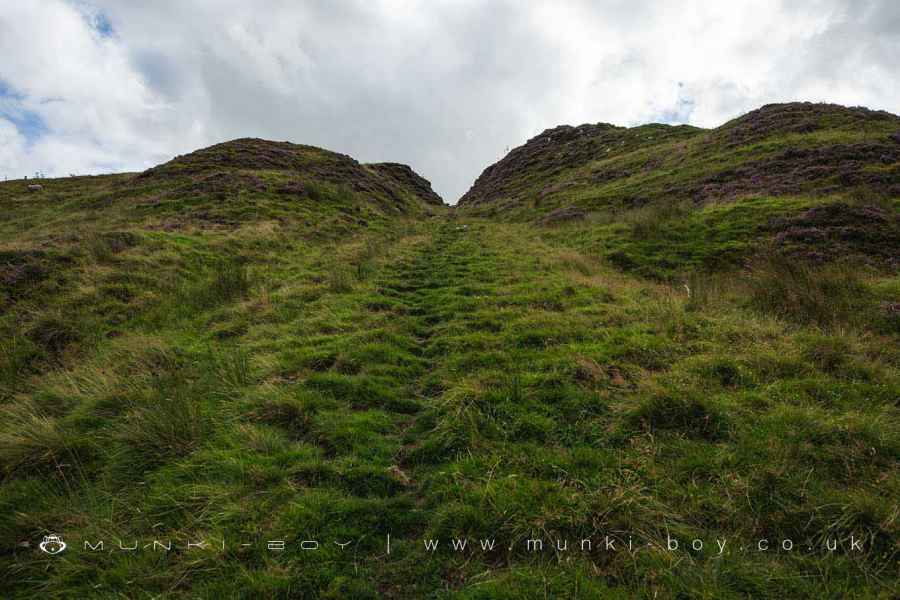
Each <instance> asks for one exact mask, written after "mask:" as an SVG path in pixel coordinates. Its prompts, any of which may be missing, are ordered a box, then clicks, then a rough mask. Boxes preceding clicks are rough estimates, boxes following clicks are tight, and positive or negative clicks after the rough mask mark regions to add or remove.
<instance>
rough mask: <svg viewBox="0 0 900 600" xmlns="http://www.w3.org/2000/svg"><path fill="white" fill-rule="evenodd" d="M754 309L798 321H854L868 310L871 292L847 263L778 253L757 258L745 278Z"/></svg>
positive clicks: (830, 324)
mask: <svg viewBox="0 0 900 600" xmlns="http://www.w3.org/2000/svg"><path fill="white" fill-rule="evenodd" d="M748 283H749V286H750V301H751V304H752V305H753V306H754V307H756V308H757V309H759V310H761V311H764V312H767V313H770V314H774V315H776V316H778V317H781V318H784V319H787V320H790V321H794V322H797V323H801V324H817V325H820V326H823V327H835V326H841V325H853V324H857V323H859V322H860V321H861V319H862V318H864V316H865V314H866V313H867V312H868V310H869V309H870V304H871V303H870V293H869V291H868V288H867V287H866V285H865V283H864V281H863V279H862V277H861V276H860V274H859V272H858V271H857V270H854V269H852V268H851V267H849V266H847V265H842V264H832V265H826V266H822V267H814V266H810V265H807V264H805V263H803V262H801V261H799V260H794V259H791V258H789V257H786V256H782V255H779V254H773V255H770V256H768V257H766V258H765V259H762V260H760V261H758V262H757V263H756V264H755V265H754V266H753V268H752V270H751V273H750V277H749V279H748Z"/></svg>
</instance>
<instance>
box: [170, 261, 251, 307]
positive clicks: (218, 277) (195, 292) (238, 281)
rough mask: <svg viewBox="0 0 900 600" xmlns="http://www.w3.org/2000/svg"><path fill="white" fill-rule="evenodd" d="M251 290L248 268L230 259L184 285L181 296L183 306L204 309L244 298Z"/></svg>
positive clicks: (218, 263)
mask: <svg viewBox="0 0 900 600" xmlns="http://www.w3.org/2000/svg"><path fill="white" fill-rule="evenodd" d="M249 290H250V276H249V274H248V272H247V266H246V265H244V264H242V263H241V262H240V261H239V260H236V259H229V260H220V261H216V262H215V263H213V264H212V265H210V266H209V267H207V268H205V269H203V270H202V271H201V272H200V274H199V276H198V277H197V278H195V279H193V280H190V281H188V282H187V283H186V284H184V285H182V287H181V289H180V290H179V296H180V298H181V300H182V304H183V305H186V306H189V307H192V308H196V309H204V308H210V307H213V306H217V305H219V304H223V303H225V302H228V301H231V300H234V299H235V298H239V297H241V296H244V295H245V294H246V293H247V292H248V291H249Z"/></svg>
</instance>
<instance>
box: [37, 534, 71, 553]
mask: <svg viewBox="0 0 900 600" xmlns="http://www.w3.org/2000/svg"><path fill="white" fill-rule="evenodd" d="M40 549H41V550H42V551H43V552H46V553H47V554H59V553H60V552H62V551H63V550H65V549H66V543H65V542H64V541H62V538H61V537H59V536H58V535H56V534H55V533H52V534H50V535H46V536H44V541H42V542H41V543H40Z"/></svg>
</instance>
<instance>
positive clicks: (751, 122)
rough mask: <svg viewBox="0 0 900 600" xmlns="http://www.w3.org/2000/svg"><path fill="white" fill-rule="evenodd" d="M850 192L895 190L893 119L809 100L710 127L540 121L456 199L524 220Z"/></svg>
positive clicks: (898, 135)
mask: <svg viewBox="0 0 900 600" xmlns="http://www.w3.org/2000/svg"><path fill="white" fill-rule="evenodd" d="M852 191H859V192H865V193H869V194H876V195H881V196H897V195H900V117H897V116H896V115H892V114H890V113H887V112H884V111H873V110H869V109H866V108H859V107H856V108H847V107H843V106H838V105H834V104H812V103H808V102H807V103H789V104H769V105H766V106H763V107H762V108H759V109H757V110H754V111H752V112H749V113H747V114H745V115H743V116H741V117H738V118H736V119H734V120H732V121H729V122H728V123H725V124H724V125H722V126H720V127H717V128H714V129H701V128H698V127H692V126H687V125H676V126H671V125H661V124H650V125H641V126H638V127H631V128H627V127H617V126H614V125H609V124H605V123H599V124H596V125H590V124H588V125H581V126H578V127H571V126H568V125H562V126H559V127H555V128H552V129H547V130H546V131H544V132H543V133H541V134H540V135H538V136H536V137H534V138H532V139H530V140H528V141H527V142H526V143H525V144H524V145H522V146H519V147H517V148H515V149H513V150H512V151H510V152H509V153H508V154H507V155H506V156H505V157H504V158H503V159H501V160H500V161H499V162H497V163H495V164H493V165H491V166H489V167H488V168H486V169H485V170H484V172H483V173H482V174H481V176H480V177H478V179H477V180H476V181H475V183H474V184H473V185H472V187H471V189H470V190H469V191H468V192H467V193H466V194H465V195H464V196H463V197H462V198H461V199H460V201H459V206H460V207H462V208H465V209H470V210H471V211H472V212H473V213H475V214H485V215H498V216H502V217H505V218H514V219H516V218H518V219H528V218H532V217H534V216H535V215H540V214H544V213H547V212H550V211H552V210H554V209H559V208H561V207H577V208H579V209H581V210H588V211H589V210H597V209H607V208H611V207H619V208H621V207H636V206H642V205H645V204H648V203H653V202H659V201H664V200H667V201H671V200H682V199H688V200H692V201H694V202H696V203H704V202H708V201H711V200H717V201H718V200H731V199H735V198H738V197H742V196H748V195H788V194H801V193H809V194H816V195H827V194H847V193H849V192H852Z"/></svg>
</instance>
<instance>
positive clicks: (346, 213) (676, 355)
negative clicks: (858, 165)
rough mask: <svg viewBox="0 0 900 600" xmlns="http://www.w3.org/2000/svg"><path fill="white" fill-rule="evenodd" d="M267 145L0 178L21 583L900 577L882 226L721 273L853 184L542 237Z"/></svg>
mask: <svg viewBox="0 0 900 600" xmlns="http://www.w3.org/2000/svg"><path fill="white" fill-rule="evenodd" d="M249 146H251V147H253V146H256V142H254V143H252V144H249ZM225 150H228V148H227V147H226V148H225ZM263 150H265V152H263V154H264V155H265V156H266V157H267V158H265V160H260V159H259V154H260V152H259V149H257V150H256V151H254V152H255V154H253V156H256V157H257V158H253V159H252V160H260V164H258V165H256V166H254V167H253V168H250V169H247V168H245V167H246V165H247V162H246V161H247V158H246V156H245V157H243V158H240V159H235V160H236V164H235V165H234V166H228V163H227V160H225V161H224V162H221V161H220V159H219V158H215V159H209V160H207V159H206V158H204V155H203V154H201V155H195V156H190V155H189V156H190V158H189V159H187V160H181V161H178V160H177V159H176V162H175V164H174V167H175V168H174V170H175V171H177V173H174V174H173V173H171V172H168V171H170V170H171V168H172V167H173V165H172V164H170V165H169V167H165V168H163V167H160V168H158V170H152V171H151V172H149V173H148V174H146V175H145V176H143V177H140V178H137V179H135V178H134V176H132V175H122V176H110V177H108V178H91V179H68V180H53V181H49V182H44V183H45V186H46V188H45V190H44V192H43V194H44V197H42V198H41V199H40V200H38V199H37V198H35V196H34V195H30V196H29V195H26V194H24V190H23V189H22V188H23V187H24V186H23V184H22V183H21V182H11V183H8V184H4V185H2V186H0V203H2V208H3V210H4V212H5V214H8V215H10V216H11V218H10V219H8V220H7V221H5V222H4V223H3V224H2V225H0V241H2V246H0V248H2V252H4V253H5V254H3V257H4V258H3V261H2V262H0V264H2V265H3V268H4V269H5V270H4V271H3V272H2V274H3V277H4V285H3V288H2V289H3V293H4V296H3V297H2V302H3V307H4V311H3V315H2V317H0V332H2V336H0V339H2V340H3V344H2V346H0V469H2V477H3V479H2V483H0V540H2V543H3V546H2V550H0V569H2V570H3V573H4V576H3V577H2V578H0V581H2V583H0V590H2V593H3V596H4V597H14V598H15V597H22V598H27V597H35V596H41V597H51V598H52V597H72V596H85V597H114V596H128V597H158V596H163V595H164V596H167V597H185V598H187V597H246V598H256V597H284V598H287V597H324V598H365V597H379V596H386V597H396V598H407V597H408V598H415V597H436V598H442V597H459V598H498V597H501V598H502V597H506V598H518V597H534V596H544V597H564V598H565V597H568V598H592V597H593V598H610V597H612V598H615V597H621V598H632V597H646V598H676V597H677V598H683V597H706V598H713V597H714V598H746V597H798V598H802V597H807V598H812V597H816V598H821V597H828V598H838V597H840V598H844V597H859V598H870V597H881V598H889V597H892V594H893V593H894V592H895V591H896V587H897V584H898V575H897V560H898V548H897V540H898V535H900V531H898V527H900V525H898V520H897V514H898V504H897V498H900V473H898V469H897V464H898V458H900V426H898V423H900V419H898V416H900V414H898V412H900V403H898V399H900V352H898V350H897V348H898V344H897V338H898V320H897V318H896V316H897V314H898V313H897V312H896V310H895V308H894V307H895V306H896V304H895V303H896V301H897V298H898V296H900V279H898V278H897V276H896V274H895V273H893V272H892V271H891V270H890V267H889V265H890V260H889V259H887V258H884V257H883V256H879V255H877V253H873V252H871V251H870V250H871V248H872V247H882V248H883V247H884V244H883V239H884V238H883V237H878V236H888V237H887V239H891V238H890V236H891V235H893V233H892V231H893V230H892V229H891V227H892V226H891V224H890V221H889V219H888V220H887V221H886V223H887V224H886V225H884V227H883V228H882V229H883V230H882V229H879V228H878V227H876V228H875V229H874V230H873V229H872V228H871V227H862V226H860V227H861V231H863V232H865V233H866V235H870V234H871V232H872V231H875V234H871V235H875V236H876V237H875V239H870V238H868V237H865V236H863V237H864V240H863V241H866V240H868V241H867V242H866V243H863V242H860V240H859V239H858V237H852V239H850V240H843V238H841V239H842V240H843V241H842V242H841V243H846V244H848V246H847V248H850V249H856V250H857V251H858V253H859V255H860V256H862V257H864V258H866V259H867V260H868V259H871V261H870V262H871V264H870V265H869V266H865V265H863V264H862V263H861V262H853V263H844V262H841V261H834V260H829V261H825V262H824V264H823V265H822V266H809V265H810V264H814V263H809V262H802V261H796V260H784V257H785V256H787V257H789V256H790V255H787V254H774V255H772V256H769V257H768V259H767V260H766V261H765V262H764V264H759V265H757V266H756V268H754V269H753V270H751V271H733V270H731V268H730V267H728V268H718V267H717V268H713V267H711V266H710V268H709V270H708V271H698V270H697V269H696V268H695V267H696V264H700V263H703V264H706V265H714V264H725V263H727V264H729V265H730V264H731V261H730V260H728V261H724V262H723V259H722V258H721V257H722V256H728V255H729V252H734V253H735V256H738V255H740V256H742V257H746V256H748V255H750V254H752V253H749V250H748V248H749V247H750V245H751V244H752V241H751V240H752V238H753V236H754V235H756V233H755V230H754V229H753V227H755V226H756V224H757V223H758V219H757V218H756V217H755V216H753V215H755V214H756V213H755V211H756V210H761V211H765V212H766V214H768V215H770V216H772V217H775V218H776V219H778V218H783V219H788V220H786V221H777V220H776V221H772V227H776V228H777V227H781V228H782V229H780V230H779V231H793V229H796V228H798V227H800V225H798V224H797V222H796V221H793V220H790V219H796V218H798V217H797V215H801V216H803V215H805V216H804V217H803V218H806V219H811V220H813V221H814V222H815V223H816V224H817V226H819V227H820V228H824V229H825V231H826V234H828V235H830V233H829V232H830V230H828V229H827V227H826V225H827V223H830V221H828V220H827V219H826V217H828V218H831V217H829V215H832V213H821V212H815V211H814V212H813V213H812V214H810V213H809V210H811V209H817V210H821V207H822V206H832V204H833V203H832V204H829V203H827V202H826V203H823V202H821V198H818V197H815V196H812V195H804V194H800V195H797V196H791V197H786V198H780V197H775V196H769V197H764V198H760V199H756V200H748V201H747V203H743V202H742V203H737V204H727V205H726V204H723V205H710V206H708V207H706V208H704V209H702V210H701V211H699V212H694V211H688V210H686V209H685V210H684V211H676V212H672V213H667V214H665V215H663V216H659V215H655V214H654V215H650V216H647V217H645V218H637V217H636V218H633V219H632V220H631V221H626V222H624V223H617V222H615V220H614V219H609V220H608V221H606V222H604V221H602V220H600V219H598V220H597V221H595V222H592V223H584V222H577V223H574V224H570V225H565V226H561V227H553V228H543V227H542V228H538V227H535V226H533V225H531V224H529V223H516V222H499V221H497V220H490V221H489V220H484V219H481V218H478V217H476V216H471V215H467V214H466V213H465V212H462V213H450V214H447V213H445V212H444V211H442V210H441V207H439V206H437V205H436V204H434V203H433V202H431V201H429V200H428V198H427V197H426V196H423V193H422V192H421V191H417V190H419V183H418V180H416V179H413V178H410V177H409V174H408V173H406V172H405V171H403V170H399V169H398V168H397V167H396V166H393V165H388V166H382V167H364V166H359V165H356V166H354V164H355V163H346V162H344V161H340V164H341V165H344V166H343V167H341V169H346V171H347V173H350V175H345V177H349V178H350V179H347V180H346V182H345V183H341V180H339V179H338V178H337V176H335V180H334V181H332V180H330V179H329V177H330V175H328V174H327V173H334V172H336V169H335V168H334V167H333V166H328V167H327V168H325V167H323V168H322V170H320V171H315V170H311V169H309V168H308V166H306V165H305V163H304V164H301V165H297V164H295V163H293V162H290V161H293V160H295V159H294V158H290V157H288V158H289V160H288V162H287V163H285V162H283V161H282V162H278V161H279V160H282V159H284V157H283V156H282V158H281V159H279V158H277V156H280V154H279V153H277V152H276V153H275V154H276V157H274V158H273V157H269V150H271V148H270V147H268V146H263ZM304 152H305V151H304ZM213 153H214V156H219V155H220V154H221V153H222V148H215V147H214V150H213ZM226 154H227V152H226ZM326 156H327V157H328V159H327V160H332V159H334V157H333V156H332V155H326ZM334 160H338V159H334ZM326 162H327V161H326ZM242 165H243V166H242ZM317 168H318V167H317ZM210 170H211V171H210ZM211 172H212V173H219V172H222V173H226V174H227V175H228V176H229V177H244V178H246V177H251V176H252V177H253V178H258V179H260V180H262V181H263V183H264V185H263V187H262V188H260V187H257V183H256V181H255V179H251V180H247V179H240V180H238V181H237V182H231V183H229V184H228V185H229V186H231V187H226V188H225V189H220V188H215V187H213V188H209V187H207V186H208V185H209V184H210V182H209V181H208V180H209V178H210V177H211V175H210V173H211ZM323 172H324V173H326V174H324V175H323V174H322V173H323ZM360 173H362V175H360V176H362V177H364V179H362V180H359V182H358V183H357V184H356V185H355V186H354V184H353V181H356V180H354V179H353V177H356V176H357V175H359V174H360ZM366 173H368V174H370V175H372V174H373V173H374V175H373V177H378V179H377V180H374V179H369V178H368V175H366ZM388 177H389V178H390V179H389V180H388ZM229 181H231V180H230V179H229ZM198 182H201V183H202V182H205V183H202V185H201V186H200V187H199V188H197V189H194V188H190V187H189V186H194V185H196V184H197V183H198ZM400 185H402V186H403V187H402V191H396V190H401V188H396V187H395V188H392V189H394V190H395V194H394V195H395V196H396V198H395V197H392V196H391V194H390V193H389V192H388V191H385V190H386V189H387V188H383V187H382V186H400ZM185 186H188V187H187V189H191V191H190V193H187V189H186V187H185ZM281 186H286V187H288V188H290V189H295V190H298V193H296V194H282V193H279V192H278V191H277V189H278V188H279V187H281ZM299 190H303V191H302V192H300V191H299ZM313 190H315V191H313ZM398 198H399V200H398ZM416 198H420V200H417V199H416ZM156 200H158V202H157V201H156ZM397 202H406V203H408V204H405V203H404V204H402V205H398V204H397ZM754 203H755V204H754ZM757 205H758V206H757ZM864 206H865V207H869V204H868V203H864ZM891 207H892V205H891V204H890V203H882V204H879V205H878V206H877V207H876V208H877V210H879V211H882V213H884V214H885V215H890V214H891V213H890V209H891ZM857 208H860V209H861V207H860V206H858V205H856V204H849V203H847V204H846V208H839V209H838V212H837V214H838V215H839V216H840V217H841V219H843V220H846V218H845V217H846V216H847V215H848V214H851V215H856V214H857V213H856V212H853V211H854V210H856V209H857ZM866 210H870V208H866ZM745 211H749V215H750V216H748V213H747V212H745ZM882 213H879V214H882ZM432 215H433V216H432ZM865 215H868V216H869V217H871V214H870V213H865ZM663 217H664V218H663ZM885 218H886V219H887V217H885ZM220 221H221V222H220ZM869 221H870V222H872V219H871V218H870V219H869ZM875 221H877V219H875ZM842 222H843V221H842ZM747 223H750V224H749V225H748V224H747ZM767 223H768V221H767ZM701 226H706V227H707V228H708V229H706V230H704V232H703V234H702V235H701V234H697V233H696V231H695V229H696V228H697V227H701ZM842 226H843V225H842ZM636 227H637V228H644V231H645V232H648V233H647V235H644V236H642V237H633V238H629V237H627V236H625V235H620V234H619V233H617V232H618V231H619V230H620V229H621V230H623V231H627V232H628V235H631V233H632V232H633V231H634V228H636ZM879 227H880V226H879ZM654 231H661V232H670V233H665V236H663V238H664V239H670V238H671V237H672V236H676V237H678V238H679V239H681V240H682V241H683V242H682V243H683V246H682V247H683V248H684V249H685V250H684V251H683V252H679V253H677V254H675V255H674V256H675V258H672V257H671V256H669V258H667V253H666V252H665V251H664V250H663V249H661V248H656V247H654V246H653V244H652V240H653V235H651V233H652V232H654ZM671 232H674V233H671ZM716 232H718V233H716ZM676 234H677V235H676ZM860 235H862V234H860ZM617 236H618V237H617ZM788 238H789V239H788V240H787V241H785V242H784V243H785V245H786V246H785V247H792V246H791V244H799V243H800V242H801V241H802V240H801V239H800V238H797V237H790V236H788ZM627 243H630V244H632V245H631V246H628V245H627ZM607 249H612V251H615V250H619V251H621V252H622V253H623V254H624V255H626V256H631V257H636V258H634V260H635V261H636V262H635V264H626V263H624V262H616V261H615V260H608V259H605V258H604V256H606V254H607ZM803 249H804V250H803V251H806V250H807V249H808V247H807V246H803ZM748 253H749V254H748ZM669 254H670V255H671V254H672V253H671V252H670V253H669ZM851 254H852V253H851ZM707 259H709V260H707ZM666 260H668V261H669V262H665V261H666ZM710 261H711V262H710ZM623 265H625V266H623ZM635 265H636V266H635ZM851 267H852V268H851ZM641 268H643V269H644V272H643V274H645V275H650V277H642V276H639V274H636V273H635V271H639V270H640V269H641ZM51 532H54V533H59V534H61V535H62V536H63V538H64V539H65V540H66V541H67V542H68V543H69V544H70V548H71V550H70V551H67V552H66V553H64V554H62V555H60V556H56V557H48V556H46V555H43V554H41V553H39V552H37V551H36V550H35V548H34V547H33V546H31V547H23V546H20V545H18V543H19V542H21V541H30V542H31V543H32V544H34V543H35V542H36V541H38V540H40V539H41V537H42V536H44V535H47V534H48V533H51ZM388 534H390V535H391V552H390V554H388V553H387V546H386V536H387V535H388ZM607 536H609V537H610V539H611V540H613V543H614V544H615V547H616V551H612V550H610V549H607V547H606V545H605V544H606V537H607ZM851 536H853V539H855V540H862V542H863V549H862V550H861V551H851V550H850V549H849V544H850V541H851ZM223 537H224V538H225V539H226V541H227V546H226V549H225V550H221V549H220V547H219V546H218V545H217V544H218V543H219V542H220V541H221V540H222V538H223ZM629 537H631V538H632V542H633V547H632V549H631V550H628V549H627V545H628V541H629ZM670 537H671V538H674V539H677V540H679V543H680V547H679V550H678V551H668V549H667V544H668V540H669V538H670ZM763 538H764V539H767V540H769V541H770V545H771V548H770V549H769V550H768V551H765V552H761V551H758V550H757V546H756V544H757V541H758V540H759V539H763ZM98 539H105V540H106V541H107V547H106V551H104V552H96V553H94V552H89V551H84V550H83V548H82V544H83V541H85V540H89V541H92V542H93V541H96V540H98ZM153 539H159V540H163V541H166V540H171V541H172V542H173V544H174V550H172V551H170V552H161V551H154V550H153V549H152V548H151V549H145V550H142V551H140V552H134V553H129V552H121V551H119V550H117V549H116V546H115V544H117V543H118V541H119V540H122V542H123V544H124V545H126V546H128V545H130V544H132V543H134V540H139V541H140V544H142V545H143V544H146V543H150V542H151V541H152V540H153ZM200 539H202V540H210V541H211V542H212V543H211V544H210V546H211V547H208V548H206V549H188V548H186V544H187V542H189V541H196V540H200ZM272 539H285V540H286V541H287V546H286V549H285V550H284V551H281V552H275V551H271V550H268V549H267V547H266V542H267V540H272ZM309 539H315V540H318V541H320V542H321V543H322V547H321V548H320V549H319V550H317V551H308V550H303V549H302V548H301V547H300V545H299V544H300V542H301V541H302V540H309ZM423 539H438V540H440V542H439V545H438V548H437V549H436V550H434V551H431V550H428V549H426V548H425V545H424V543H423ZM452 539H457V540H463V539H466V540H468V541H467V546H466V550H461V551H458V550H454V549H453V547H452V545H451V544H452V542H451V540H452ZM582 539H591V540H592V546H591V548H589V549H586V550H585V549H582V547H581V546H580V541H581V540H582ZM694 539H701V540H703V542H704V547H703V549H702V550H694V549H691V548H689V547H688V546H689V544H690V543H691V540H694ZM717 539H719V540H721V539H725V540H727V542H726V547H725V550H724V552H722V553H721V554H719V550H718V547H717V544H716V540H717ZM785 539H790V540H792V541H793V543H794V545H795V548H794V549H793V550H791V551H786V550H783V549H782V548H781V542H782V540H785ZM484 540H495V541H496V543H495V546H494V547H493V549H487V550H485V549H483V546H482V541H484ZM529 540H531V541H532V542H531V543H532V546H531V547H529V545H528V544H529ZM534 540H541V541H542V543H543V550H542V551H536V550H535V549H534V544H535V542H534ZM563 540H566V543H567V546H566V547H565V549H561V548H560V544H561V543H562V541H563ZM834 540H837V541H838V543H839V547H838V549H837V550H836V551H834V552H829V551H828V550H827V548H825V547H824V545H825V544H826V543H828V542H829V541H834ZM334 541H341V542H342V543H343V542H350V544H349V545H348V546H347V547H346V549H343V550H342V549H341V548H339V547H338V546H336V545H335V544H334V543H333V542H334ZM241 543H248V544H250V545H249V546H242V545H240V544H241ZM810 547H811V548H810Z"/></svg>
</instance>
